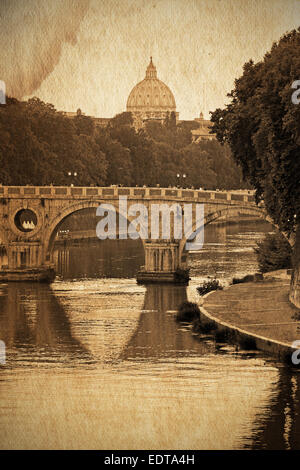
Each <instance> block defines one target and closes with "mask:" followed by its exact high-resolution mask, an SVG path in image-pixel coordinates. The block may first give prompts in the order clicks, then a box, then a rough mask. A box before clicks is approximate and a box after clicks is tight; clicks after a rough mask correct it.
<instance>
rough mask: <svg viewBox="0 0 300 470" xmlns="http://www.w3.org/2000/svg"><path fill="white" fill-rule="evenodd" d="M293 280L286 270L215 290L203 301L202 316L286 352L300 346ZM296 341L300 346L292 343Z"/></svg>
mask: <svg viewBox="0 0 300 470" xmlns="http://www.w3.org/2000/svg"><path fill="white" fill-rule="evenodd" d="M289 284H290V276H287V275H286V270H285V271H278V272H274V273H269V274H267V275H265V276H264V280H263V281H260V282H249V283H242V284H235V285H232V286H230V287H228V288H225V289H224V290H218V291H214V292H211V293H210V294H208V295H207V296H205V297H204V298H202V299H201V300H200V301H199V303H200V306H201V307H200V308H201V313H202V317H204V320H208V321H213V322H215V323H216V325H217V326H218V328H219V329H220V328H221V329H222V328H223V329H225V330H229V331H231V332H235V333H236V334H237V335H238V336H239V337H243V336H244V337H246V338H248V339H249V338H250V339H251V340H253V341H254V342H255V344H256V347H257V348H258V349H261V350H265V351H268V352H270V353H275V354H277V355H279V356H284V355H286V354H289V353H291V352H293V351H295V349H300V311H299V309H297V308H296V307H295V306H294V305H293V304H292V303H291V302H290V301H289V297H288V294H289ZM295 341H299V346H298V348H297V347H295V346H294V347H292V344H293V343H294V342H295ZM299 356H300V355H299Z"/></svg>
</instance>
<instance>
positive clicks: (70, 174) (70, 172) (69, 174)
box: [68, 171, 77, 186]
mask: <svg viewBox="0 0 300 470" xmlns="http://www.w3.org/2000/svg"><path fill="white" fill-rule="evenodd" d="M68 176H69V178H71V177H72V176H74V177H75V178H76V176H77V171H74V172H72V171H68ZM74 181H75V180H74ZM70 186H74V184H73V183H71V185H70Z"/></svg>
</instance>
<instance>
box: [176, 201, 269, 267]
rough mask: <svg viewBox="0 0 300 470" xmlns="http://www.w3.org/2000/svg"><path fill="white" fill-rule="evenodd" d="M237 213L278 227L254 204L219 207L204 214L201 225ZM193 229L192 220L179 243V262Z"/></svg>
mask: <svg viewBox="0 0 300 470" xmlns="http://www.w3.org/2000/svg"><path fill="white" fill-rule="evenodd" d="M239 215H251V216H257V217H259V218H260V219H264V220H265V221H266V222H269V223H270V224H271V225H273V226H274V227H276V228H278V227H277V226H276V225H275V224H274V222H273V221H272V219H271V218H270V217H269V216H268V214H267V213H266V212H265V211H264V210H262V209H260V208H259V207H255V206H253V207H245V206H229V207H225V208H221V209H219V210H216V211H214V212H210V213H208V214H205V215H204V220H203V227H205V226H206V225H208V224H210V223H211V222H214V221H216V220H218V219H220V218H222V217H225V216H231V217H233V216H239ZM195 230H196V224H195V221H194V223H193V226H192V228H191V230H190V231H189V233H187V234H185V236H184V237H183V238H182V240H181V241H180V243H179V262H182V261H183V260H184V259H185V257H186V255H185V254H184V253H187V252H186V250H185V245H186V242H187V240H188V238H189V237H190V236H191V235H192V233H194V231H195ZM204 242H205V234H204Z"/></svg>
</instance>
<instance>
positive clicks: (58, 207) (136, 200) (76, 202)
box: [0, 186, 266, 282]
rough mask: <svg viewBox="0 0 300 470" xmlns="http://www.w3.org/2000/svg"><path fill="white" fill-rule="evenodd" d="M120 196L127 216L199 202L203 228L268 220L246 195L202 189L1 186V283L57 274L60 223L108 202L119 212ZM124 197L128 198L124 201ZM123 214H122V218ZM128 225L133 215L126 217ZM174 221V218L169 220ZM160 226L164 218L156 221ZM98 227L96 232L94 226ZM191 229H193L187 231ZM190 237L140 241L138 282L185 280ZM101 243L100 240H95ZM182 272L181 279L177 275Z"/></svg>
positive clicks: (244, 193)
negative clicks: (239, 219) (234, 220)
mask: <svg viewBox="0 0 300 470" xmlns="http://www.w3.org/2000/svg"><path fill="white" fill-rule="evenodd" d="M120 197H122V198H123V199H127V206H128V212H130V207H132V206H133V204H143V205H144V207H146V208H147V211H148V212H149V215H150V214H151V210H152V209H151V208H152V207H153V204H159V205H161V204H165V205H167V206H168V207H170V208H171V207H172V206H173V205H174V204H176V205H177V207H178V205H179V206H180V208H182V211H183V213H184V210H185V208H186V207H187V206H186V204H192V205H193V213H194V212H195V210H196V209H195V207H196V205H198V204H203V207H204V214H203V216H204V220H203V224H204V225H206V224H208V223H209V222H212V221H214V220H217V219H219V218H223V217H227V216H229V217H231V216H240V215H241V216H245V215H249V216H254V217H260V218H266V214H265V212H264V211H263V210H262V209H260V208H258V207H257V206H256V205H255V202H254V197H253V195H252V194H250V193H249V192H247V191H245V192H243V193H241V192H234V191H231V192H230V191H226V192H225V191H203V190H192V189H172V188H158V187H156V188H137V187H133V188H124V187H74V186H64V187H60V186H0V220H1V225H0V237H1V245H2V246H1V249H2V265H1V270H0V280H5V281H9V280H12V281H16V280H50V279H51V278H52V279H53V277H54V276H55V272H54V264H53V256H52V249H53V244H54V239H55V237H56V234H57V231H58V229H59V226H60V224H61V223H62V222H63V221H64V219H65V218H66V217H68V216H69V215H71V214H73V213H75V212H77V211H80V210H82V209H87V208H94V209H95V213H96V208H98V206H99V205H100V204H110V205H112V206H113V207H114V208H115V211H116V213H117V214H120V210H119V201H120ZM125 197H126V198H125ZM122 215H124V214H122ZM125 217H127V220H128V221H129V223H130V222H131V221H132V220H134V219H135V218H136V217H133V216H128V214H127V215H125ZM172 220H173V219H172ZM159 221H160V222H159V223H160V225H161V224H162V217H160V219H159ZM95 229H96V228H95ZM193 230H195V227H194V226H193V227H191V231H193ZM187 238H188V237H187V236H186V234H185V236H182V237H181V239H178V238H176V237H175V236H174V223H172V224H171V228H170V235H169V237H168V238H167V239H166V237H165V236H163V235H162V228H161V227H160V228H159V234H158V236H157V238H156V239H153V237H149V238H145V239H143V240H142V242H143V245H144V250H145V266H143V267H142V269H141V271H140V272H139V274H138V280H139V281H141V282H147V281H148V282H149V281H150V282H151V281H156V282H161V281H166V282H177V281H180V280H181V281H182V280H185V281H186V280H187V277H186V272H187V265H186V253H185V243H186V239H187ZM99 242H100V241H99ZM180 273H181V274H182V273H185V274H184V275H183V277H182V278H180V276H181V274H180Z"/></svg>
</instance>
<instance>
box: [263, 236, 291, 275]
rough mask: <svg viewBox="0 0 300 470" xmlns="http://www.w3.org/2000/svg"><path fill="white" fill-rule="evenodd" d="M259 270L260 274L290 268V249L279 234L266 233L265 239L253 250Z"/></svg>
mask: <svg viewBox="0 0 300 470" xmlns="http://www.w3.org/2000/svg"><path fill="white" fill-rule="evenodd" d="M254 251H255V253H256V256H257V262H258V265H259V270H260V272H262V273H266V272H268V271H275V270H277V269H284V268H290V267H291V266H292V261H291V254H292V248H291V246H290V244H289V242H288V241H287V240H286V238H285V237H284V236H283V235H281V233H279V232H277V233H272V234H269V233H267V234H266V235H265V238H264V239H263V240H262V241H261V242H258V243H257V247H256V248H254Z"/></svg>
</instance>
